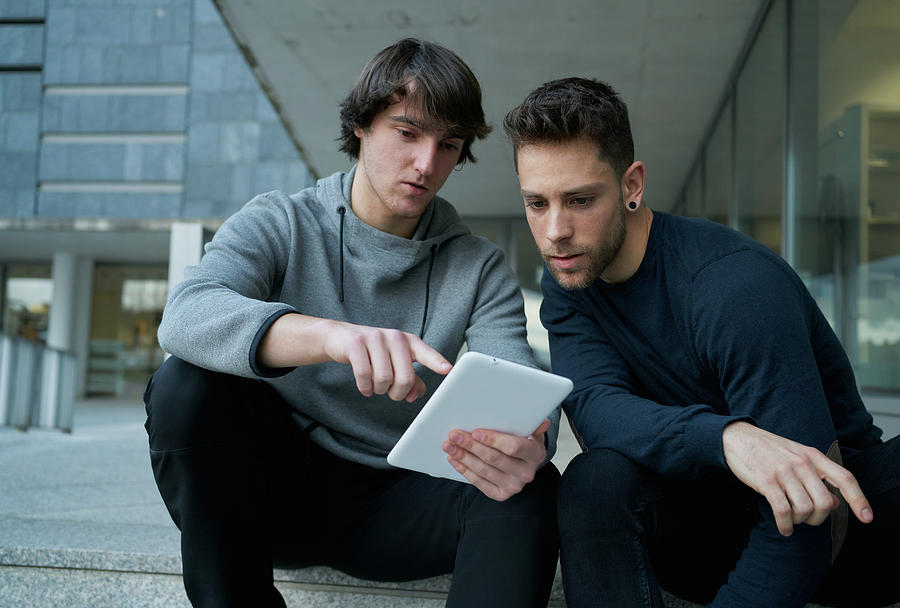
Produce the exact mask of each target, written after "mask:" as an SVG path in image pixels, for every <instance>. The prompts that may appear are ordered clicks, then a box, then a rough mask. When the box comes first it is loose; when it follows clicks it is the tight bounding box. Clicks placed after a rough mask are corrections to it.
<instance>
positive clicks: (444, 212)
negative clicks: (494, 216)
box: [316, 166, 470, 274]
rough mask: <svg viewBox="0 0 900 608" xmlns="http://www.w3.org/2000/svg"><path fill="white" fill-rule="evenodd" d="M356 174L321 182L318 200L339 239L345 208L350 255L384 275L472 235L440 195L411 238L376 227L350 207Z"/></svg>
mask: <svg viewBox="0 0 900 608" xmlns="http://www.w3.org/2000/svg"><path fill="white" fill-rule="evenodd" d="M354 175H356V167H355V166H354V167H353V168H352V169H351V170H350V171H348V172H347V173H335V174H333V175H330V176H329V177H326V178H323V179H320V180H319V181H318V183H317V184H316V195H317V198H318V200H319V201H320V202H321V203H322V205H323V207H324V210H325V213H326V217H327V218H328V220H327V222H328V224H329V225H330V226H331V227H333V228H334V231H335V234H336V235H337V236H338V237H339V236H340V232H341V214H340V212H339V209H340V208H343V209H344V226H343V239H344V247H345V248H346V250H345V252H344V253H345V255H346V256H348V257H350V258H354V260H358V259H359V258H360V257H364V258H368V259H370V260H371V261H372V263H373V264H376V265H377V266H378V267H379V268H380V269H381V272H383V271H384V270H385V268H388V269H390V270H391V272H396V273H397V274H403V273H404V272H406V271H407V270H409V269H410V268H412V267H413V266H416V265H417V264H419V263H421V262H422V261H423V260H425V259H426V258H428V257H429V256H430V255H431V248H432V246H433V245H437V246H438V247H440V246H441V245H442V244H443V243H444V242H446V241H447V240H449V239H452V238H454V237H457V236H460V235H464V234H470V232H469V229H468V228H466V227H465V226H464V225H463V224H462V222H461V221H460V219H459V214H458V213H457V212H456V210H455V209H454V208H453V206H452V205H451V204H450V203H448V202H447V201H445V200H444V199H442V198H441V197H439V196H435V197H434V198H432V199H431V202H430V203H429V204H428V207H426V208H425V213H423V214H422V217H421V218H420V219H419V225H418V226H416V231H415V232H414V233H413V235H412V237H411V238H409V239H406V238H403V237H399V236H394V235H393V234H388V233H387V232H382V231H381V230H378V229H377V228H373V227H372V226H370V225H368V224H366V223H365V222H364V221H362V220H361V219H359V217H357V215H356V214H355V213H353V208H352V207H351V205H350V189H351V187H352V185H353V177H354ZM323 223H324V222H323ZM354 263H356V262H355V261H354Z"/></svg>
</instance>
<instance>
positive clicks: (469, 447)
mask: <svg viewBox="0 0 900 608" xmlns="http://www.w3.org/2000/svg"><path fill="white" fill-rule="evenodd" d="M549 428H550V421H549V420H544V421H543V422H542V423H541V425H540V426H539V427H538V428H536V429H535V430H534V432H533V433H532V434H531V435H529V436H528V437H519V436H518V435H510V434H509V433H500V432H498V431H491V430H487V429H475V430H474V431H472V432H471V433H467V432H465V431H460V430H454V431H450V436H449V437H448V440H447V441H445V442H444V443H443V445H442V447H443V449H444V451H445V452H446V453H447V454H448V457H447V460H448V461H449V462H450V464H451V465H452V466H453V468H454V469H456V470H457V471H459V472H460V474H462V475H463V477H465V478H466V479H468V480H469V481H470V482H472V485H474V486H475V487H476V488H478V489H479V490H481V491H482V492H483V493H484V494H485V495H486V496H488V497H489V498H493V499H494V500H497V501H501V502H502V501H504V500H506V499H508V498H510V497H512V496H515V495H516V494H518V493H519V492H521V491H522V488H524V487H525V485H526V484H528V483H530V482H531V480H532V479H534V475H535V472H536V471H537V470H538V468H539V467H540V466H541V464H543V462H544V460H546V459H547V448H545V447H544V434H545V433H546V432H547V429H549Z"/></svg>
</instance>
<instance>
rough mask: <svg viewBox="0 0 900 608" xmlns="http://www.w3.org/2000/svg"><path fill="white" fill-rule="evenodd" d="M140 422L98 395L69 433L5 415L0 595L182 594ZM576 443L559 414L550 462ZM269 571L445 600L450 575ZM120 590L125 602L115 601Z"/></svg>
mask: <svg viewBox="0 0 900 608" xmlns="http://www.w3.org/2000/svg"><path fill="white" fill-rule="evenodd" d="M143 423H144V410H143V404H141V403H140V402H138V401H136V400H116V399H94V400H88V401H81V402H78V403H77V404H76V408H75V424H74V431H73V432H72V433H71V434H65V433H60V432H57V431H49V430H39V429H32V430H29V431H27V432H20V431H16V430H14V429H11V428H8V427H6V428H3V427H0V489H2V490H0V598H2V599H0V605H2V606H3V607H4V608H6V607H7V606H16V607H25V606H38V605H40V606H43V607H46V606H65V607H66V608H73V607H75V606H85V607H87V606H96V605H123V606H125V605H127V606H138V605H147V606H155V607H161V606H185V605H186V603H185V599H184V596H183V591H182V589H181V580H180V577H179V576H178V574H179V573H180V571H181V563H180V558H179V538H178V531H177V529H176V528H175V526H174V524H173V523H172V522H171V520H170V519H169V515H168V513H167V512H166V510H165V507H164V506H163V503H162V500H161V499H160V497H159V494H158V492H157V490H156V486H155V483H154V481H153V476H152V473H151V471H150V463H149V456H148V454H147V436H146V433H145V431H144V429H143ZM577 453H578V446H577V443H576V442H575V439H574V437H573V436H572V435H571V431H570V430H569V429H568V427H567V426H565V427H564V429H563V435H562V438H561V441H560V450H559V455H558V457H557V458H556V462H557V465H558V466H559V467H560V468H561V469H562V468H564V467H565V464H566V463H567V462H568V460H569V459H571V458H572V457H573V456H574V455H575V454H577ZM133 573H142V576H138V577H135V576H128V575H129V574H133ZM276 577H277V578H279V579H280V582H279V588H280V589H281V590H282V593H283V595H285V597H286V599H288V602H289V605H296V606H300V605H302V606H320V605H321V606H339V605H349V606H355V605H362V604H365V605H367V606H380V605H383V606H423V607H425V606H440V605H442V604H443V601H442V600H440V599H437V598H440V596H441V594H442V593H445V592H446V587H447V582H448V581H447V579H446V577H441V578H438V579H431V580H429V581H425V582H422V583H419V584H416V583H413V584H410V585H405V586H402V587H398V589H397V591H396V593H397V596H395V597H374V596H372V593H376V592H375V591H373V590H372V589H371V588H369V586H368V584H367V583H365V582H363V581H357V580H355V579H351V578H350V577H344V576H343V575H340V574H338V573H335V572H333V571H329V570H327V569H307V570H305V571H302V572H298V571H280V574H276ZM386 589H387V591H388V592H391V590H390V586H389V585H388V586H386V587H385V586H381V587H380V588H379V589H378V590H377V595H383V594H384V593H385V590H386ZM116 594H118V595H116ZM366 594H368V595H367V600H366V601H365V602H362V601H361V599H360V598H361V597H362V596H363V595H366ZM123 595H124V596H126V597H128V600H127V603H115V601H113V603H110V601H111V600H110V598H112V597H122V596H123ZM556 595H557V597H559V596H560V591H559V589H557V592H556ZM291 598H292V599H291ZM429 598H431V599H429ZM98 602H100V603H98ZM557 605H558V602H557Z"/></svg>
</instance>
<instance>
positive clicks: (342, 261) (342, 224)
mask: <svg viewBox="0 0 900 608" xmlns="http://www.w3.org/2000/svg"><path fill="white" fill-rule="evenodd" d="M338 213H339V214H340V216H341V238H340V248H341V303H342V304H343V302H344V214H345V213H347V210H346V209H344V208H343V207H338Z"/></svg>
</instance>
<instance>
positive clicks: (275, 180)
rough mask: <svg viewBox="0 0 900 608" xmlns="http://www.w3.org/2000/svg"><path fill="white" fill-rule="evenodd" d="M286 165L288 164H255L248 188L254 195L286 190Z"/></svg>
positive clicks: (272, 162) (274, 162)
mask: <svg viewBox="0 0 900 608" xmlns="http://www.w3.org/2000/svg"><path fill="white" fill-rule="evenodd" d="M288 165H289V163H287V162H284V161H281V162H278V161H268V162H260V163H256V164H255V165H254V166H253V175H252V177H251V182H250V187H251V189H252V190H253V192H254V194H259V193H261V192H269V191H270V190H284V189H285V188H287V185H286V182H287V173H288Z"/></svg>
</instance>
